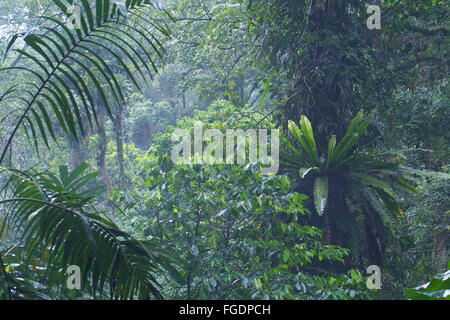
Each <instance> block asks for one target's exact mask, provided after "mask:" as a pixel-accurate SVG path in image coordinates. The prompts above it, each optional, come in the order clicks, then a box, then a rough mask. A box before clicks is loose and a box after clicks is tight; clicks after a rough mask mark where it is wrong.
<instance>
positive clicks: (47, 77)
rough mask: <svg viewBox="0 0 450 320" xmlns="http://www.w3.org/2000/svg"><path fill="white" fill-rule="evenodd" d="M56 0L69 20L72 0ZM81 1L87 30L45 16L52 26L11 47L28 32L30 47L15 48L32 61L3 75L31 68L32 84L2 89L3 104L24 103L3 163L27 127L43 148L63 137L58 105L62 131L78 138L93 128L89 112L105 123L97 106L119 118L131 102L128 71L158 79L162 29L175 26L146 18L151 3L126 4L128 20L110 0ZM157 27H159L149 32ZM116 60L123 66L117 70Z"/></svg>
mask: <svg viewBox="0 0 450 320" xmlns="http://www.w3.org/2000/svg"><path fill="white" fill-rule="evenodd" d="M52 1H53V3H54V4H55V5H56V6H57V7H58V8H59V9H60V10H61V11H62V13H63V14H64V15H65V16H66V17H70V16H71V13H70V10H69V8H70V7H71V5H73V1H72V0H52ZM80 2H81V7H82V9H81V16H80V22H81V23H80V26H79V27H80V28H79V29H70V28H69V27H68V26H67V25H66V23H64V22H62V21H60V20H59V19H57V18H55V17H47V16H44V17H42V18H43V19H44V20H45V21H46V23H45V24H44V25H43V27H42V28H41V29H40V30H39V31H38V32H36V33H31V34H26V35H24V34H18V35H15V36H14V37H13V38H12V39H11V41H10V42H9V44H8V46H7V50H6V53H5V57H6V55H7V54H8V53H9V52H10V51H11V50H13V48H14V45H15V44H16V43H17V40H18V39H20V38H21V37H23V41H24V42H25V43H26V45H27V46H26V49H23V50H21V49H14V51H15V52H16V53H18V54H19V55H20V56H22V57H23V58H24V59H22V60H24V64H23V65H19V66H12V67H4V68H2V69H0V72H2V73H7V72H11V71H12V72H23V73H26V74H27V77H29V79H30V81H29V82H27V83H25V84H20V86H19V87H18V88H16V87H11V88H9V89H8V90H6V92H5V93H3V94H0V97H1V99H0V102H1V101H2V100H3V101H4V100H5V99H6V98H8V99H15V100H17V101H18V102H20V103H21V104H22V105H23V109H22V111H21V115H20V117H18V119H17V121H15V124H14V126H13V128H12V131H11V133H10V134H9V135H8V137H7V139H5V144H4V146H3V148H2V151H1V153H0V165H1V164H2V163H3V161H4V160H5V157H6V154H7V152H8V149H9V148H10V146H11V143H12V141H13V139H14V137H15V135H16V134H17V133H18V131H19V130H20V129H21V128H22V129H24V130H25V133H26V135H27V136H29V137H30V140H32V141H33V142H34V144H35V146H36V149H38V139H39V137H41V138H42V139H43V141H44V143H45V145H46V146H47V147H49V140H50V139H54V140H56V135H55V129H54V125H53V122H52V121H51V117H50V114H51V112H50V110H51V111H53V113H54V115H55V117H56V120H57V122H58V123H59V125H60V127H61V128H62V130H63V131H64V132H65V133H67V134H72V135H73V136H74V137H75V138H76V137H78V135H79V132H81V133H83V132H84V131H85V130H86V128H85V125H84V123H83V122H84V121H83V118H84V117H86V118H87V119H88V122H89V124H90V126H91V127H92V125H93V122H94V121H95V122H97V110H98V109H97V108H99V107H104V108H105V109H106V111H107V114H108V115H109V117H111V118H112V119H113V118H114V106H115V107H116V108H120V107H121V105H123V104H124V103H125V95H124V90H123V88H122V87H121V85H120V84H119V81H118V79H117V73H123V74H125V75H126V77H127V79H128V80H129V81H130V82H131V83H132V84H133V85H134V86H135V87H136V88H138V89H140V86H139V82H140V81H147V77H146V74H148V75H150V76H152V73H153V72H156V71H157V67H156V63H155V57H158V58H162V57H163V52H164V49H163V46H162V44H161V42H160V41H159V40H158V36H157V35H156V33H158V34H159V35H162V36H163V37H167V36H169V35H170V30H169V29H168V28H167V26H166V25H163V24H161V23H160V22H158V20H157V19H153V18H151V17H149V15H148V14H147V15H146V16H145V17H144V16H143V14H142V12H143V11H142V10H143V9H146V8H149V7H152V2H151V1H150V0H134V1H126V10H127V12H129V15H128V17H127V18H126V19H124V18H123V14H121V12H122V10H123V8H120V7H119V6H118V5H117V4H115V3H113V2H112V1H110V0H96V1H95V6H94V7H93V8H91V2H90V1H88V0H80ZM123 20H125V21H123ZM130 22H132V23H130ZM149 26H151V27H152V30H153V31H148V29H147V28H148V27H149ZM125 28H126V30H127V31H128V30H129V31H130V32H127V31H124V30H123V29H125ZM154 33H155V34H154ZM151 53H154V55H153V54H151ZM110 61H111V62H113V63H114V64H115V65H116V66H115V68H114V69H115V71H114V72H113V71H112V68H111V67H110V66H109V65H110V63H111V62H110ZM118 70H119V71H118ZM88 82H90V83H92V86H88V85H87V83H88ZM96 97H98V99H95V98H96ZM97 101H99V102H100V104H101V105H98V102H97ZM96 102H97V104H96Z"/></svg>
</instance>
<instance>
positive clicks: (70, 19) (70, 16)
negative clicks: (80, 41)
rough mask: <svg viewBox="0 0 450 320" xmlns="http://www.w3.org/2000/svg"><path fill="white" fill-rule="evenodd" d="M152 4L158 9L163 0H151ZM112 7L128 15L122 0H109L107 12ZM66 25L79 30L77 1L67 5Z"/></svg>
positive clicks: (79, 13)
mask: <svg viewBox="0 0 450 320" xmlns="http://www.w3.org/2000/svg"><path fill="white" fill-rule="evenodd" d="M151 2H152V4H153V6H154V7H155V8H157V9H159V10H162V9H163V3H164V0H151ZM114 8H117V11H115V12H116V13H117V14H118V15H119V14H120V15H122V16H124V17H128V7H127V4H126V3H125V2H124V1H119V0H116V1H114V0H111V1H110V2H109V10H108V12H109V13H112V12H113V10H114ZM66 25H67V27H68V28H69V29H71V30H74V29H76V30H80V29H81V6H80V5H79V4H77V1H75V2H74V4H72V5H70V6H68V7H67V21H66Z"/></svg>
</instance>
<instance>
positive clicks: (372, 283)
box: [366, 265, 381, 290]
mask: <svg viewBox="0 0 450 320" xmlns="http://www.w3.org/2000/svg"><path fill="white" fill-rule="evenodd" d="M367 274H370V277H369V278H368V279H367V281H366V286H367V289H369V290H375V289H377V290H380V289H381V269H380V267H379V266H377V265H371V266H368V267H367Z"/></svg>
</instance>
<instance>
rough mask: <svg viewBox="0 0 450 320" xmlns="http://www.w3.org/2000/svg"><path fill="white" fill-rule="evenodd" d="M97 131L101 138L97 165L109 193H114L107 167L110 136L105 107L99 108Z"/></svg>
mask: <svg viewBox="0 0 450 320" xmlns="http://www.w3.org/2000/svg"><path fill="white" fill-rule="evenodd" d="M97 133H98V135H99V138H100V145H99V155H98V158H97V165H98V167H99V169H100V171H101V173H102V177H103V182H104V183H105V185H106V188H107V190H108V195H110V194H111V193H112V189H113V188H112V185H111V181H110V179H109V175H108V169H107V167H106V152H107V150H108V138H107V136H106V130H105V111H104V110H103V107H100V108H99V112H98V130H97Z"/></svg>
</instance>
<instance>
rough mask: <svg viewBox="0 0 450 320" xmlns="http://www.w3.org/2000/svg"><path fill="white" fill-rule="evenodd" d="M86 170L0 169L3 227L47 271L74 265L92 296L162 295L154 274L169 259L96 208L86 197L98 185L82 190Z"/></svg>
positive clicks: (87, 177) (90, 197) (92, 194)
mask: <svg viewBox="0 0 450 320" xmlns="http://www.w3.org/2000/svg"><path fill="white" fill-rule="evenodd" d="M86 170H87V165H86V164H82V165H80V166H79V167H78V168H76V169H75V170H74V171H72V172H69V171H68V170H67V168H66V167H61V168H60V172H59V174H58V175H54V174H52V173H49V172H45V173H34V174H29V173H25V172H21V171H18V170H12V169H5V168H0V173H6V174H7V175H8V176H10V179H9V181H8V183H7V184H6V186H5V187H4V189H3V191H4V192H11V196H8V197H5V200H2V201H0V205H3V206H4V207H5V209H6V210H5V212H6V221H7V224H8V225H9V227H10V228H14V229H15V230H20V234H22V241H23V242H24V244H25V245H24V253H25V254H26V255H27V256H28V257H30V256H31V255H33V254H39V255H40V258H41V259H43V260H44V261H46V263H47V272H48V273H55V272H56V273H58V272H60V270H66V269H67V267H68V266H70V265H77V266H79V267H80V269H81V270H82V272H83V277H82V283H83V284H84V287H85V288H86V289H88V290H89V291H90V292H91V294H93V295H94V296H96V295H97V296H99V295H100V296H102V295H107V296H108V297H110V298H117V299H133V298H139V299H149V298H152V297H153V298H162V293H161V286H160V285H159V282H158V280H157V275H160V274H162V273H163V271H162V270H163V267H164V266H167V265H168V261H170V260H168V259H169V258H168V256H167V253H164V252H162V250H160V249H158V247H157V246H152V244H151V243H150V242H149V241H145V242H143V241H138V240H136V239H135V238H133V237H132V236H131V235H129V234H127V233H125V232H123V231H121V230H120V229H119V228H118V227H117V226H116V225H115V224H114V223H113V222H112V221H110V220H109V219H107V218H105V217H104V216H102V215H101V214H99V213H98V212H96V210H95V208H94V207H93V205H92V200H93V199H94V198H95V196H96V195H97V194H98V193H99V192H102V191H103V188H102V187H96V188H90V189H89V188H87V186H88V185H89V183H90V182H91V181H92V180H93V179H94V178H95V177H96V176H97V173H90V174H86V173H85V172H86ZM164 268H165V267H164ZM170 270H171V271H173V270H174V269H173V267H172V268H171V269H170ZM47 278H48V279H58V278H59V277H57V276H48V277H47ZM55 285H59V286H61V285H63V284H61V283H58V284H55ZM105 293H106V294H105Z"/></svg>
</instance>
